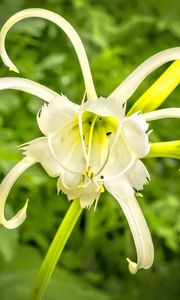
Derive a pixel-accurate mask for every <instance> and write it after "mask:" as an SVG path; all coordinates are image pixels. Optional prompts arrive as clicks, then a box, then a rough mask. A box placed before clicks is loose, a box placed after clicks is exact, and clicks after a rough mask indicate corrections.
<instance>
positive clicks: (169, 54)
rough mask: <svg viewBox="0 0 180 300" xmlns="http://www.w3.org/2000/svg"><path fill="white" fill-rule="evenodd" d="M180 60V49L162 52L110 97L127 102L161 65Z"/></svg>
mask: <svg viewBox="0 0 180 300" xmlns="http://www.w3.org/2000/svg"><path fill="white" fill-rule="evenodd" d="M176 59H180V47H175V48H171V49H167V50H164V51H161V52H159V53H157V54H155V55H153V56H151V57H150V58H148V59H147V60H146V61H145V62H144V63H142V64H141V65H140V66H139V67H137V69H135V70H134V71H133V72H132V73H131V74H130V75H129V76H128V77H127V78H126V79H125V80H124V81H123V82H122V83H121V84H120V85H119V86H118V87H117V88H116V89H115V90H114V91H113V92H112V94H111V95H110V96H109V98H112V97H114V98H117V99H119V100H120V101H121V102H125V101H127V100H128V99H129V98H130V97H131V95H132V94H133V93H134V92H135V90H136V89H137V87H138V86H139V85H140V83H141V82H142V81H143V80H144V79H145V78H146V77H147V76H148V75H149V74H150V73H151V72H153V71H154V70H155V69H157V68H159V67H160V66H161V65H163V64H165V63H167V62H169V61H173V60H176Z"/></svg>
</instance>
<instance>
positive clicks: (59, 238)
mask: <svg viewBox="0 0 180 300" xmlns="http://www.w3.org/2000/svg"><path fill="white" fill-rule="evenodd" d="M81 212H82V208H81V207H80V204H79V200H78V199H76V200H73V202H72V204H71V206H70V208H69V210H68V211H67V213H66V215H65V217H64V219H63V221H62V223H61V225H60V227H59V229H58V231H57V233H56V235H55V237H54V239H53V241H52V243H51V245H50V248H49V250H48V252H47V254H46V256H45V258H44V261H43V263H42V265H41V267H40V269H39V272H38V274H37V277H36V279H35V282H34V285H33V287H32V290H31V293H30V296H29V298H28V300H40V299H42V296H43V294H44V292H45V290H46V287H47V285H48V282H49V280H50V278H51V276H52V273H53V271H54V268H55V267H56V264H57V262H58V259H59V257H60V255H61V253H62V251H63V249H64V246H65V245H66V242H67V240H68V238H69V236H70V234H71V232H72V230H73V228H74V226H75V224H76V222H77V220H78V218H79V216H80V214H81Z"/></svg>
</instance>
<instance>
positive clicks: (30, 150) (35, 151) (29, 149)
mask: <svg viewBox="0 0 180 300" xmlns="http://www.w3.org/2000/svg"><path fill="white" fill-rule="evenodd" d="M21 149H22V150H23V151H24V152H23V154H24V155H26V156H28V157H30V158H31V159H32V160H35V161H36V162H39V163H40V164H41V165H42V167H43V168H44V169H45V170H46V172H47V173H48V175H49V176H51V177H57V176H59V174H60V172H61V171H62V168H61V166H60V165H59V163H58V162H57V160H56V159H55V158H54V156H53V154H52V153H51V151H50V148H49V145H48V139H47V138H46V137H42V138H38V139H35V140H33V141H31V142H30V143H28V144H25V145H22V146H21Z"/></svg>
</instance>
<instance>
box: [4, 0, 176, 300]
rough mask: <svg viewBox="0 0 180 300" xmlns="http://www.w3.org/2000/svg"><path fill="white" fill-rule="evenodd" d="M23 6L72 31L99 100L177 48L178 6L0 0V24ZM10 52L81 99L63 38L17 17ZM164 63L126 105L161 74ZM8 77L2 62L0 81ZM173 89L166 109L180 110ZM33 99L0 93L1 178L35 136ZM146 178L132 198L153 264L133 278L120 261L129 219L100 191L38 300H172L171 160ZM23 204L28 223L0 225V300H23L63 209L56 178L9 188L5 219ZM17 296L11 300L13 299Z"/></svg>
mask: <svg viewBox="0 0 180 300" xmlns="http://www.w3.org/2000/svg"><path fill="white" fill-rule="evenodd" d="M29 7H42V8H47V9H50V10H53V11H55V12H57V13H59V14H61V15H62V16H64V17H65V18H67V19H68V20H69V21H70V22H71V23H72V25H73V26H74V27H75V28H76V29H77V31H78V33H79V34H80V36H81V37H82V40H83V42H84V44H85V48H86V50H87V53H88V57H89V60H90V64H91V68H92V73H93V76H94V81H95V84H96V88H97V91H98V95H102V96H107V95H108V94H109V93H111V91H112V90H113V89H114V88H115V87H117V85H118V84H119V83H120V82H121V81H122V80H123V79H124V78H125V77H126V76H127V75H128V74H129V73H130V72H131V71H132V70H133V69H134V68H135V67H136V66H137V65H138V64H140V63H141V62H143V60H145V59H146V58H147V57H149V56H151V55H153V54H154V53H156V52H158V51H160V50H163V49H166V48H170V47H173V46H178V44H179V37H180V31H179V13H180V12H179V9H180V6H179V1H176V0H166V1H162V0H156V1H155V0H150V1H141V0H129V1H125V0H112V1H108V0H101V1H95V0H89V1H88V0H75V1H73V0H44V1H41V0H39V1H35V0H30V1H27V0H20V1H12V0H2V1H1V2H0V16H1V18H0V25H2V24H3V22H4V21H5V20H6V19H7V18H8V17H9V16H10V15H12V14H13V13H15V12H17V11H19V10H20V9H24V8H29ZM7 49H8V53H9V55H10V57H11V58H12V60H13V61H14V62H15V63H16V65H17V66H18V68H19V70H20V76H21V77H25V78H29V79H32V80H35V81H38V82H40V83H43V84H45V85H46V86H47V87H49V88H52V89H53V90H55V91H56V92H59V93H63V94H66V95H67V96H68V97H69V98H70V99H72V100H73V101H74V102H77V103H80V102H81V100H82V97H83V94H84V85H83V79H82V75H81V71H80V67H79V65H78V61H77V58H76V55H75V53H74V50H73V48H72V46H71V44H70V43H69V41H68V40H67V38H66V37H65V35H64V33H62V32H61V31H59V29H58V28H57V27H56V26H55V25H53V24H50V23H48V22H46V21H44V20H39V19H33V20H32V19H29V20H27V21H22V22H20V23H19V24H17V25H16V26H14V28H13V29H12V30H11V32H10V33H9V34H8V40H7ZM165 68H166V67H162V68H160V69H159V70H157V71H156V72H154V73H153V74H152V75H150V76H149V77H148V78H147V80H145V81H144V82H143V83H142V84H141V86H140V87H139V88H138V90H137V92H136V93H135V95H133V97H132V99H130V101H129V105H131V104H132V103H134V101H135V100H136V99H137V97H138V96H139V95H141V94H142V93H143V91H145V90H146V88H147V87H149V86H150V84H151V83H152V82H153V81H154V80H155V79H156V78H158V76H159V75H160V74H161V73H162V72H163V70H164V69H165ZM3 76H14V74H12V73H10V72H8V70H7V69H6V67H5V66H3V64H2V63H1V69H0V77H3ZM179 95H180V93H179V91H178V89H177V90H176V91H174V93H173V94H172V95H170V96H169V98H168V99H167V101H166V102H165V103H164V104H163V107H171V106H178V100H179ZM41 104H42V103H41V102H40V101H39V99H37V98H36V97H33V96H31V95H28V94H22V93H20V92H16V91H3V92H1V93H0V172H1V173H0V175H1V178H3V177H4V176H5V174H7V172H8V170H9V169H10V168H11V167H12V166H13V165H15V163H16V162H17V161H18V160H20V158H21V154H20V153H19V150H18V148H17V146H18V145H20V144H22V143H25V142H27V141H29V140H31V139H33V138H36V137H39V136H41V133H40V131H39V129H38V127H37V124H36V113H37V111H38V110H39V108H40V107H41ZM151 129H153V130H154V131H153V133H152V134H151V140H152V141H153V142H158V141H168V140H174V139H178V138H179V123H178V121H176V120H160V121H156V122H154V123H153V124H152V128H151ZM145 163H146V164H147V166H148V170H149V172H150V174H151V182H150V183H149V185H148V186H147V187H146V188H145V189H144V191H143V194H144V198H143V199H142V198H140V199H139V202H140V205H141V206H142V208H143V211H144V213H145V216H146V218H147V220H148V223H149V225H150V229H151V231H152V235H153V240H154V244H155V255H156V259H155V264H154V266H153V268H152V269H151V270H148V271H145V270H144V271H140V272H139V273H138V274H137V275H135V276H132V275H130V274H129V272H128V269H127V263H126V260H125V258H126V257H132V258H133V257H134V258H135V249H134V245H133V241H132V237H131V234H130V231H129V228H128V226H127V222H126V220H125V218H124V216H123V214H122V212H121V210H120V208H119V206H118V204H117V203H116V201H115V200H114V199H113V198H112V197H111V196H109V195H108V194H107V193H104V194H102V196H101V199H100V201H99V204H98V207H97V210H96V211H95V212H94V211H93V209H91V210H90V211H85V212H84V214H83V216H82V218H81V220H80V222H79V223H78V225H77V226H76V228H75V230H74V232H73V234H72V236H71V238H70V241H69V243H68V244H67V246H66V249H65V251H64V253H63V255H62V259H61V263H60V264H59V265H58V267H57V270H56V272H55V274H54V276H53V279H52V282H51V284H50V286H49V289H48V291H47V294H46V295H45V298H44V299H47V300H48V299H52V300H53V299H54V300H55V299H62V300H65V299H73V300H76V299H78V300H81V299H82V300H91V299H97V300H106V299H110V300H128V299H130V300H138V299H140V298H142V299H143V298H146V299H147V300H154V299H158V298H159V297H162V298H163V299H165V300H166V299H167V300H169V299H170V298H171V299H173V300H176V299H179V293H180V287H179V280H180V258H179V252H180V217H179V216H180V202H179V199H178V195H179V194H180V185H179V184H178V182H179V171H178V168H179V166H178V161H177V160H174V159H151V160H148V161H145ZM26 198H29V199H30V201H29V208H28V217H27V220H26V221H25V223H24V224H23V225H22V226H21V227H20V229H18V230H14V231H8V230H5V229H4V228H2V227H1V228H0V299H1V300H5V299H14V300H16V299H17V300H21V299H25V297H26V296H27V293H28V290H29V289H30V287H31V285H32V281H33V278H34V275H35V273H36V272H37V270H38V267H39V265H40V262H41V261H42V259H43V257H44V255H45V253H46V251H47V249H48V246H49V244H50V242H51V240H52V238H53V236H54V234H55V232H56V230H57V227H58V226H59V223H60V222H61V220H62V219H63V216H64V214H65V213H66V211H67V208H68V206H69V204H68V201H67V199H66V197H64V196H62V195H60V196H57V195H56V179H52V178H49V177H48V176H47V174H45V172H44V171H43V170H42V168H41V167H40V166H34V167H33V168H32V169H30V170H28V171H27V172H26V173H25V174H24V175H23V176H22V177H21V178H20V179H19V180H18V182H17V183H16V185H15V186H14V188H13V190H12V192H11V194H10V196H9V199H8V201H9V202H8V203H9V207H7V215H11V214H12V212H15V211H17V210H18V209H19V208H20V207H21V206H22V205H23V203H24V201H25V199H26ZM15 297H16V298H15Z"/></svg>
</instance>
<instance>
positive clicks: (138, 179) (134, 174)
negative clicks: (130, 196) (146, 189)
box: [126, 159, 150, 191]
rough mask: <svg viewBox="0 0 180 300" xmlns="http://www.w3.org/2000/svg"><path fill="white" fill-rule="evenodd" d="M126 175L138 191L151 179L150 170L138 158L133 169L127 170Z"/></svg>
mask: <svg viewBox="0 0 180 300" xmlns="http://www.w3.org/2000/svg"><path fill="white" fill-rule="evenodd" d="M126 177H127V178H128V179H129V182H130V184H131V186H133V187H134V188H135V189H136V190H137V191H139V190H142V189H143V186H144V184H147V183H148V180H149V179H150V175H149V172H148V170H147V169H146V167H145V165H144V164H143V163H142V161H140V160H139V159H137V160H136V161H135V163H134V164H133V166H132V167H131V169H129V170H128V171H127V172H126Z"/></svg>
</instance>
